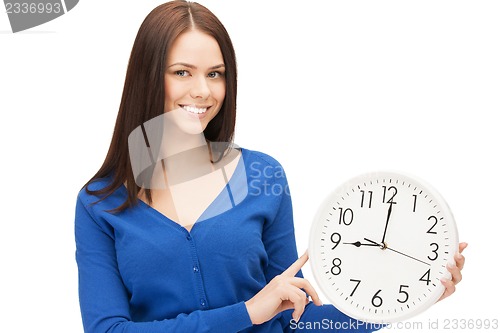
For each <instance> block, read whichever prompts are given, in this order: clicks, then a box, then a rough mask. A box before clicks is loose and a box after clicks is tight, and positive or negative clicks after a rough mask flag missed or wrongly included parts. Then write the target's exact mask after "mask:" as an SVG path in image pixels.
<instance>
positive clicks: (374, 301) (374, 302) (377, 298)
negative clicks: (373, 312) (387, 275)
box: [372, 289, 384, 308]
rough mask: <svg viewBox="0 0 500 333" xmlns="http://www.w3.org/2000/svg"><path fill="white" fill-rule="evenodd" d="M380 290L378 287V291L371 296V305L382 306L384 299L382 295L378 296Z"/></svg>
mask: <svg viewBox="0 0 500 333" xmlns="http://www.w3.org/2000/svg"><path fill="white" fill-rule="evenodd" d="M381 291H382V289H379V291H377V292H376V293H375V295H373V297H372V305H373V306H374V307H376V308H378V307H380V306H382V303H384V300H383V299H382V297H380V296H379V295H378V294H379V293H380V292H381Z"/></svg>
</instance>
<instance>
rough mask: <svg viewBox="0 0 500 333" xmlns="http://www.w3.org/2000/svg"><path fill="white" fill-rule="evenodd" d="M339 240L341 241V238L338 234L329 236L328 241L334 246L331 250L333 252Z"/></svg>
mask: <svg viewBox="0 0 500 333" xmlns="http://www.w3.org/2000/svg"><path fill="white" fill-rule="evenodd" d="M334 238H335V239H334ZM341 239H342V236H340V234H339V233H338V232H334V233H333V234H332V235H331V236H330V240H331V241H332V243H333V244H335V246H334V247H332V250H335V248H336V247H337V246H338V245H339V243H340V240H341Z"/></svg>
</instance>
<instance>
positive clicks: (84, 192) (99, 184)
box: [77, 177, 124, 206]
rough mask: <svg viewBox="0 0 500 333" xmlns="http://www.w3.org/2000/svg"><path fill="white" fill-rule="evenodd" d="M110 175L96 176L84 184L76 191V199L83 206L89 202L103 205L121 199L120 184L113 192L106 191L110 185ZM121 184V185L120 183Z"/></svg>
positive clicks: (111, 181)
mask: <svg viewBox="0 0 500 333" xmlns="http://www.w3.org/2000/svg"><path fill="white" fill-rule="evenodd" d="M112 183H113V179H112V177H105V178H96V179H93V180H91V181H90V182H89V183H87V184H85V186H83V188H82V189H80V191H79V192H78V195H77V197H78V200H79V201H81V202H82V203H83V204H84V205H85V206H88V205H90V204H96V203H102V204H103V205H107V204H111V205H114V204H116V203H115V201H116V200H118V201H121V202H122V201H123V197H124V196H123V193H121V192H122V191H121V186H120V187H118V189H116V190H114V191H113V192H108V191H106V189H107V188H109V187H110V186H112ZM122 186H123V185H122Z"/></svg>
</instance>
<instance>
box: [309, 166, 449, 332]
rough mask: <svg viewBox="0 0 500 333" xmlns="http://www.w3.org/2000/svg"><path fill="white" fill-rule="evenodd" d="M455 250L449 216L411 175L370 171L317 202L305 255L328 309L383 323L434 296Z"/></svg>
mask: <svg viewBox="0 0 500 333" xmlns="http://www.w3.org/2000/svg"><path fill="white" fill-rule="evenodd" d="M457 249H458V232H457V228H456V224H455V221H454V218H453V215H452V212H451V210H450V208H449V207H448V205H447V203H446V202H445V201H444V199H443V197H441V196H440V195H439V193H438V192H437V191H436V190H435V189H433V188H432V187H431V186H430V185H428V184H426V183H424V182H423V181H422V180H419V179H418V178H416V177H414V176H410V175H405V174H401V173H396V172H373V173H367V174H364V175H361V176H358V177H356V178H353V179H351V180H349V181H347V182H345V183H344V184H342V185H341V186H339V187H338V188H337V189H336V190H335V191H333V192H332V193H331V194H330V195H329V196H328V197H327V198H326V199H325V200H324V202H323V204H322V205H321V206H320V208H319V209H318V212H317V214H316V216H315V218H314V221H313V224H312V226H311V232H310V239H309V249H308V252H309V257H310V264H311V268H312V272H313V275H314V278H315V280H316V282H317V283H318V285H319V287H320V290H321V291H322V292H323V293H324V294H325V296H326V297H327V298H328V300H329V301H330V302H331V303H332V304H333V305H334V306H335V307H337V308H338V309H339V310H340V311H342V312H344V313H345V314H347V315H349V316H351V317H353V318H356V319H359V320H362V321H366V322H372V323H390V322H397V321H402V320H406V319H408V318H410V317H412V316H414V315H416V314H418V313H420V312H422V311H424V310H425V309H427V308H428V307H430V306H431V305H432V304H434V303H435V302H436V301H437V300H438V299H439V297H440V296H441V295H442V293H443V292H444V286H443V285H442V284H441V282H440V279H442V278H450V276H451V274H450V273H449V272H448V270H447V269H446V265H447V263H449V262H453V260H454V259H453V256H454V254H455V252H456V251H457Z"/></svg>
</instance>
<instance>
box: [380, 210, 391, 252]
mask: <svg viewBox="0 0 500 333" xmlns="http://www.w3.org/2000/svg"><path fill="white" fill-rule="evenodd" d="M392 204H393V203H392V202H391V203H390V204H389V210H388V211H387V219H386V220H385V229H384V236H382V242H381V243H382V244H383V243H384V241H385V234H386V233H387V226H388V225H389V219H390V217H391V213H392Z"/></svg>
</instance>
